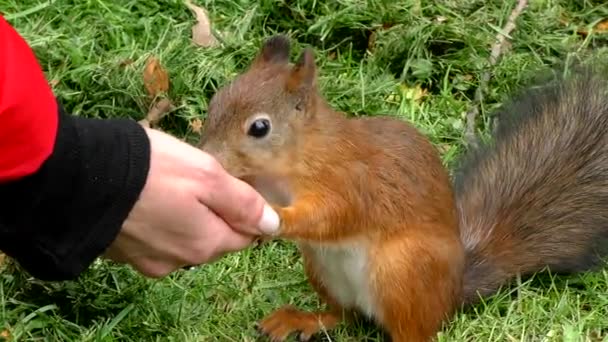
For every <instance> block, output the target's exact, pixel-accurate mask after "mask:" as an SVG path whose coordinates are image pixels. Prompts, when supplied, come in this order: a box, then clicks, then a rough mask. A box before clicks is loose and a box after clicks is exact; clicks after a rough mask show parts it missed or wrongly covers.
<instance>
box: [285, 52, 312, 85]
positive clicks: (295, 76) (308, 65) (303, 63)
mask: <svg viewBox="0 0 608 342" xmlns="http://www.w3.org/2000/svg"><path fill="white" fill-rule="evenodd" d="M316 77H317V66H316V64H315V54H314V52H313V50H312V48H310V47H307V48H306V49H304V52H302V55H300V58H299V59H298V61H297V62H296V64H295V65H294V67H293V69H292V71H291V75H289V79H288V80H287V90H288V91H289V92H291V93H297V94H299V95H303V96H305V97H307V95H308V94H309V93H310V92H311V91H312V90H313V88H314V87H315V83H316Z"/></svg>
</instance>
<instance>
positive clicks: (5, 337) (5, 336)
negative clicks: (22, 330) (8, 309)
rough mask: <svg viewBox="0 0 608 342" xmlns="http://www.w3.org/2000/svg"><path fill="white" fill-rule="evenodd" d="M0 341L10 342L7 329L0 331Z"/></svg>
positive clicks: (9, 333)
mask: <svg viewBox="0 0 608 342" xmlns="http://www.w3.org/2000/svg"><path fill="white" fill-rule="evenodd" d="M0 340H6V341H10V340H11V332H10V331H8V329H4V330H2V331H1V332H0Z"/></svg>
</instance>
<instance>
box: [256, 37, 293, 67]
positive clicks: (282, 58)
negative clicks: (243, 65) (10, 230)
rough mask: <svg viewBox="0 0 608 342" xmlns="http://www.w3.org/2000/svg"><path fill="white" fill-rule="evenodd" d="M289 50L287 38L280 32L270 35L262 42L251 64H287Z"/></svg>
mask: <svg viewBox="0 0 608 342" xmlns="http://www.w3.org/2000/svg"><path fill="white" fill-rule="evenodd" d="M289 51H290V43H289V38H287V37H286V36H284V35H282V34H279V35H276V36H272V37H270V38H269V39H268V40H266V41H265V42H264V45H262V48H261V49H260V52H259V53H258V55H257V57H256V58H255V60H254V61H253V63H252V64H253V66H263V65H265V64H268V63H271V64H287V63H288V62H289Z"/></svg>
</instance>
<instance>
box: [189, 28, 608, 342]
mask: <svg viewBox="0 0 608 342" xmlns="http://www.w3.org/2000/svg"><path fill="white" fill-rule="evenodd" d="M289 56H290V41H289V39H288V38H287V37H286V36H285V35H282V34H277V35H274V36H272V37H270V38H268V39H267V40H265V41H264V42H263V44H262V46H261V49H260V50H259V52H258V53H257V56H255V57H254V59H253V61H252V62H251V64H250V65H249V66H248V68H247V70H245V71H244V72H242V73H241V74H239V75H238V76H237V77H235V78H234V79H233V80H231V81H230V82H228V84H226V85H224V86H223V87H222V88H220V89H219V90H218V91H217V92H216V93H215V94H214V95H213V96H212V98H211V100H210V102H209V106H208V111H207V117H206V120H205V122H204V125H203V129H202V132H201V139H200V142H199V143H198V145H197V146H198V147H199V148H201V149H202V150H203V151H206V152H207V153H209V154H211V155H212V156H214V157H215V158H216V160H217V161H218V162H219V163H220V164H221V165H222V167H224V168H225V169H226V170H227V171H228V172H229V173H230V174H232V175H233V176H235V177H237V178H240V179H243V180H245V181H247V182H248V183H250V184H251V185H252V186H253V187H254V188H256V189H258V191H259V192H260V193H261V194H262V195H263V196H264V197H265V198H267V200H268V201H269V202H270V203H271V205H272V206H273V208H274V209H275V210H276V211H277V213H278V215H279V217H280V220H281V224H280V228H279V230H278V231H277V232H276V233H275V234H273V235H271V236H270V237H269V238H272V239H284V240H288V241H292V242H295V243H296V244H297V245H298V248H299V250H300V252H301V255H302V258H303V264H304V269H305V274H306V276H307V279H308V281H309V283H310V284H311V286H312V287H313V289H314V290H315V291H316V293H317V294H318V295H319V297H320V299H321V300H322V301H323V302H324V303H325V304H327V309H326V310H321V311H318V312H307V311H302V310H299V309H297V308H296V307H293V306H291V305H285V306H283V307H280V308H278V309H277V310H276V311H274V312H273V313H271V314H270V315H269V316H267V317H265V318H263V319H262V320H261V321H259V322H256V326H257V329H258V330H259V331H260V332H261V333H262V334H263V335H265V336H267V337H269V338H270V339H271V340H272V341H284V340H285V339H287V338H288V337H289V336H291V334H292V333H293V334H297V336H298V339H299V340H300V341H307V340H309V339H310V338H311V337H312V336H314V335H316V334H317V333H318V332H320V331H321V330H322V329H325V330H330V329H332V328H334V327H336V326H337V325H338V324H339V323H340V322H342V321H348V320H350V319H352V318H353V317H355V316H356V315H363V316H364V317H365V318H367V319H369V320H371V321H373V322H375V323H376V324H377V326H379V327H380V328H381V329H382V330H383V331H384V332H386V333H387V334H388V335H389V336H390V338H391V340H392V341H395V342H401V341H429V340H434V339H435V338H436V336H437V333H438V332H439V330H440V329H441V328H442V326H443V324H445V323H446V322H447V321H448V320H449V319H450V318H451V317H452V315H454V314H455V312H456V310H458V309H460V308H461V307H462V306H466V305H472V304H474V303H476V302H477V301H478V300H479V299H480V298H482V297H484V296H489V295H492V294H494V293H495V292H496V291H497V290H498V289H499V288H500V287H501V286H503V285H505V284H507V283H508V282H510V281H511V280H512V279H513V278H515V277H516V276H517V275H518V274H521V275H523V274H533V273H535V272H539V271H541V270H543V269H545V268H546V267H548V268H549V269H551V270H553V271H556V272H568V273H572V272H582V271H587V270H592V269H594V268H596V267H599V266H601V265H602V258H603V257H605V256H606V255H608V210H604V209H605V207H607V206H608V97H606V96H605V95H604V93H601V91H600V90H603V89H606V88H602V84H601V83H600V82H599V81H598V80H597V79H595V78H593V77H590V76H589V77H587V76H585V75H582V77H578V78H576V79H574V80H573V81H568V82H558V83H556V84H553V85H552V86H548V87H544V88H539V89H533V90H527V91H526V92H525V93H524V94H523V96H521V97H519V98H516V99H515V100H514V101H513V103H511V104H509V105H508V106H505V107H504V108H503V109H502V111H501V112H499V116H500V119H501V121H500V124H499V125H498V128H497V129H496V131H495V134H494V139H493V141H492V142H489V143H486V144H484V145H480V147H478V148H476V149H473V150H471V151H470V152H468V155H466V156H465V157H464V158H463V159H462V162H461V166H460V167H459V168H458V170H457V171H456V172H455V174H454V176H453V177H452V176H451V175H450V173H449V172H448V170H447V167H446V166H444V165H443V163H442V160H441V158H440V155H439V151H438V150H437V149H436V148H435V146H434V145H433V144H432V143H431V142H430V140H429V139H428V138H427V137H426V136H424V135H423V134H422V133H421V132H419V131H418V130H417V129H416V128H415V127H414V126H413V125H412V124H411V123H408V122H406V121H405V120H403V119H399V118H395V117H391V116H388V115H387V116H361V117H349V116H347V115H346V114H345V113H342V112H339V111H337V110H335V109H333V108H332V107H331V105H330V104H329V102H328V101H326V100H325V98H324V97H323V95H322V93H321V91H320V90H319V86H318V84H317V79H318V75H317V66H316V63H315V57H314V52H313V49H312V48H311V47H307V48H305V49H304V50H303V52H302V53H301V55H300V57H299V58H298V60H297V61H296V62H295V63H293V64H292V63H290V61H289V59H290V57H289Z"/></svg>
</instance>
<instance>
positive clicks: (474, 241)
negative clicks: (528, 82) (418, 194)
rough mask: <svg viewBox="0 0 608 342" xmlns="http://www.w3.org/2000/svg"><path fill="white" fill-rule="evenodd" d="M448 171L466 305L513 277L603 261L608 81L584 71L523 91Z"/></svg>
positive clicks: (606, 250) (607, 234) (607, 214)
mask: <svg viewBox="0 0 608 342" xmlns="http://www.w3.org/2000/svg"><path fill="white" fill-rule="evenodd" d="M492 140H493V141H492V142H491V143H488V144H486V145H484V146H482V147H480V148H479V149H477V150H475V151H473V152H471V153H470V154H469V156H468V157H467V158H466V159H465V161H464V163H463V164H462V167H461V169H460V170H459V173H458V174H457V175H456V177H455V191H456V197H457V204H458V207H459V211H460V215H461V218H460V225H461V226H460V229H461V238H462V241H463V244H464V245H465V248H466V253H467V256H466V257H467V265H466V267H467V269H466V274H465V280H464V282H465V283H464V287H465V298H464V299H465V303H466V304H471V303H474V302H476V301H477V300H478V298H479V295H481V296H488V295H492V294H493V293H494V292H495V291H496V290H498V288H499V287H500V286H501V285H504V284H506V283H507V282H509V281H510V280H512V279H513V278H514V277H515V276H516V275H517V274H518V273H520V274H522V275H526V274H528V275H529V274H532V273H535V272H537V271H541V270H542V269H543V268H545V267H548V268H549V269H551V270H552V271H553V272H556V273H572V272H581V271H586V270H590V269H593V268H595V267H596V266H602V263H603V258H604V257H606V256H607V255H608V87H607V85H606V83H605V81H604V80H603V79H602V78H600V77H596V76H594V72H593V71H591V70H583V71H579V72H577V74H576V75H571V76H568V77H567V78H560V79H559V80H558V81H557V82H552V83H550V84H549V85H547V86H544V87H539V88H536V89H534V88H533V89H527V90H526V92H525V93H524V94H523V95H520V96H519V97H518V98H516V100H515V101H514V102H512V103H511V104H509V105H508V106H506V107H505V108H503V109H502V110H501V112H500V113H499V125H498V128H497V130H496V132H495V133H494V138H493V139H492Z"/></svg>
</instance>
